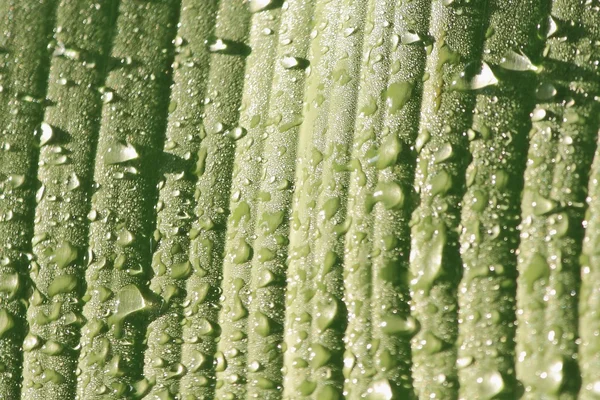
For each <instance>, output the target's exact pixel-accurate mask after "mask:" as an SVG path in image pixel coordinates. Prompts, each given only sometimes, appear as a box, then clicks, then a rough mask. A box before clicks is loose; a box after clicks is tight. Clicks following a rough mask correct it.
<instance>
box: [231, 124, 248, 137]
mask: <svg viewBox="0 0 600 400" xmlns="http://www.w3.org/2000/svg"><path fill="white" fill-rule="evenodd" d="M246 133H248V131H247V130H246V129H244V128H242V127H241V126H238V127H235V128H233V129H232V130H231V131H229V132H228V133H227V136H229V137H230V138H232V139H233V140H240V139H241V138H243V137H244V136H246Z"/></svg>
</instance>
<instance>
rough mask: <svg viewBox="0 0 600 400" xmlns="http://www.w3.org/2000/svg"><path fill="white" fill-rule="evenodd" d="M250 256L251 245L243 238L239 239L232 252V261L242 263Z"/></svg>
mask: <svg viewBox="0 0 600 400" xmlns="http://www.w3.org/2000/svg"><path fill="white" fill-rule="evenodd" d="M251 258H252V247H250V245H249V244H248V242H246V241H245V240H244V239H240V241H239V242H238V245H237V246H236V248H235V250H234V253H233V262H234V263H236V264H242V263H245V262H246V261H248V260H250V259H251Z"/></svg>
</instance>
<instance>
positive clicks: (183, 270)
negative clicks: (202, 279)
mask: <svg viewBox="0 0 600 400" xmlns="http://www.w3.org/2000/svg"><path fill="white" fill-rule="evenodd" d="M191 274H192V264H191V263H190V262H189V261H186V262H182V263H177V264H173V265H172V266H171V278H173V279H185V278H187V277H189V276H190V275H191Z"/></svg>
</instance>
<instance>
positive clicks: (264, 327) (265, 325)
mask: <svg viewBox="0 0 600 400" xmlns="http://www.w3.org/2000/svg"><path fill="white" fill-rule="evenodd" d="M272 324H273V323H272V322H271V320H270V318H269V317H267V316H266V315H265V314H263V313H261V312H260V311H257V312H256V314H254V330H255V331H256V333H258V334H259V335H260V336H262V337H267V336H269V335H270V334H271V331H272V329H273V327H272Z"/></svg>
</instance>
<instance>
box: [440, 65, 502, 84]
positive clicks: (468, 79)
mask: <svg viewBox="0 0 600 400" xmlns="http://www.w3.org/2000/svg"><path fill="white" fill-rule="evenodd" d="M498 82H499V81H498V78H496V75H494V72H493V71H492V69H491V68H490V66H489V65H488V64H487V63H485V62H482V63H481V65H480V66H477V65H476V64H470V65H468V66H467V67H466V68H465V70H464V71H463V72H461V73H460V74H459V75H458V77H457V78H456V79H455V80H453V81H452V83H451V85H450V86H451V88H452V89H454V90H478V89H483V88H485V87H488V86H493V85H497V84H498Z"/></svg>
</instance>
